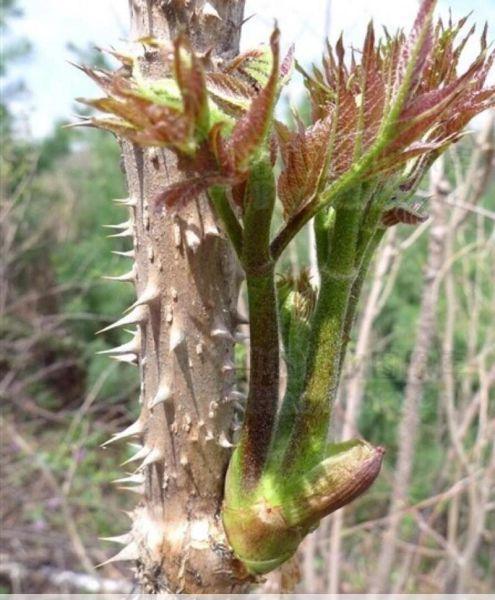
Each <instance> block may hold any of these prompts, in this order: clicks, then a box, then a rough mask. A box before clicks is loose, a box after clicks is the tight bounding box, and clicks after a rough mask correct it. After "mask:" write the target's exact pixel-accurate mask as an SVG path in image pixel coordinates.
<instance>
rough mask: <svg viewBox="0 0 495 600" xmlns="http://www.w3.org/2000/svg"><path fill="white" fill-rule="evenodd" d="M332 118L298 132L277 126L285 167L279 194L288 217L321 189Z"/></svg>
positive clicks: (279, 180)
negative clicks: (320, 184)
mask: <svg viewBox="0 0 495 600" xmlns="http://www.w3.org/2000/svg"><path fill="white" fill-rule="evenodd" d="M331 127H332V121H331V118H329V117H327V119H325V120H323V121H318V122H317V123H315V124H314V125H312V126H311V127H309V128H308V129H301V128H300V130H299V131H297V132H295V133H291V132H288V130H287V129H285V128H283V127H280V126H278V128H277V130H278V134H279V144H280V151H281V154H282V160H283V163H284V168H283V170H282V172H281V174H280V177H279V179H278V194H279V198H280V201H281V202H282V204H283V207H284V212H285V215H286V217H290V216H292V215H294V214H295V213H296V212H298V211H299V210H300V209H301V208H302V207H303V206H304V205H305V204H306V203H307V202H309V201H311V200H312V198H313V197H314V195H315V193H316V192H317V190H318V187H319V183H320V179H321V177H322V174H323V169H324V168H325V166H326V163H327V156H328V145H329V140H330V131H331Z"/></svg>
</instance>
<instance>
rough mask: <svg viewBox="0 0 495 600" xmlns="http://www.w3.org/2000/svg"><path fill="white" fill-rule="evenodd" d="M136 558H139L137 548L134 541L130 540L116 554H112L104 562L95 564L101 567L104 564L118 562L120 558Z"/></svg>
mask: <svg viewBox="0 0 495 600" xmlns="http://www.w3.org/2000/svg"><path fill="white" fill-rule="evenodd" d="M138 558H139V548H138V546H137V544H136V543H135V542H131V543H130V544H128V545H127V546H125V548H122V550H121V551H120V552H119V553H118V554H116V555H115V556H112V558H109V559H108V560H106V561H105V562H102V563H100V564H99V565H97V568H99V567H103V566H104V565H108V564H110V563H113V562H118V561H121V560H137V559H138Z"/></svg>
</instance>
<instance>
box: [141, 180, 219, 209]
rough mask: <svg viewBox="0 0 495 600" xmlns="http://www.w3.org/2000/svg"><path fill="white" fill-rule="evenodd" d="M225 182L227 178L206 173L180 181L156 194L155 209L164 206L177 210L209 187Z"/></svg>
mask: <svg viewBox="0 0 495 600" xmlns="http://www.w3.org/2000/svg"><path fill="white" fill-rule="evenodd" d="M223 183H225V179H224V178H223V177H220V176H219V175H216V174H206V175H202V176H198V177H191V178H189V179H185V180H184V181H179V182H177V183H174V184H172V185H170V186H168V187H167V188H166V189H164V190H163V191H162V192H160V193H159V194H157V195H156V196H155V198H154V199H153V204H154V207H155V210H157V211H161V210H162V209H163V207H166V208H170V209H173V210H174V211H175V212H177V211H178V210H180V209H181V208H182V207H184V206H185V205H186V204H188V203H189V202H191V201H192V200H195V199H196V198H198V196H200V195H201V194H202V193H203V192H206V190H207V189H208V188H209V187H211V186H213V185H220V184H223Z"/></svg>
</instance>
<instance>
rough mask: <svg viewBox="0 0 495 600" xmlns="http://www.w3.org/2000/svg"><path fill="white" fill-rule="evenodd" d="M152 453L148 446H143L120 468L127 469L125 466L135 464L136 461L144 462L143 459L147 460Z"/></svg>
mask: <svg viewBox="0 0 495 600" xmlns="http://www.w3.org/2000/svg"><path fill="white" fill-rule="evenodd" d="M150 452H151V450H150V449H149V448H148V447H147V446H142V447H140V449H139V450H138V451H137V452H136V454H133V455H132V456H131V458H128V459H127V460H126V461H125V462H123V463H122V464H121V465H120V466H121V467H125V465H128V464H129V463H131V462H134V461H135V460H142V459H143V458H146V457H147V456H148V454H149V453H150Z"/></svg>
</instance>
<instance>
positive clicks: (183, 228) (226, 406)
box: [123, 0, 246, 593]
mask: <svg viewBox="0 0 495 600" xmlns="http://www.w3.org/2000/svg"><path fill="white" fill-rule="evenodd" d="M243 5H244V0H210V2H209V3H205V2H204V1H201V0H197V1H196V0H190V1H187V0H170V1H167V2H163V1H158V0H131V1H130V12H131V38H132V39H137V38H141V37H144V36H152V37H155V38H159V39H162V40H163V39H164V40H170V39H172V38H174V37H175V36H176V35H177V34H178V33H179V32H182V31H186V32H187V34H188V35H189V37H190V39H191V41H192V44H193V46H194V48H195V50H196V51H198V52H207V51H209V50H211V51H212V53H211V56H212V59H213V61H216V60H222V59H224V58H226V57H231V56H233V55H235V54H236V53H237V52H238V44H239V36H240V27H241V23H242V16H243ZM141 66H142V69H143V71H144V72H145V73H146V75H147V76H148V77H150V78H157V77H160V76H163V68H162V64H161V61H160V55H159V53H158V52H156V53H155V52H148V53H146V54H145V57H144V58H143V59H142V65H141ZM123 155H124V167H125V172H126V176H127V182H128V189H129V200H130V213H131V215H130V216H131V227H130V230H129V236H130V237H132V238H133V244H134V252H135V269H134V273H135V284H136V291H137V297H138V301H139V299H141V301H142V303H139V304H138V306H137V307H136V308H135V309H133V311H132V312H131V314H132V315H134V316H135V320H136V324H137V341H138V343H139V345H140V348H139V368H140V377H141V398H140V402H141V406H142V410H141V415H140V417H139V421H138V425H137V429H142V444H143V449H142V450H141V451H140V458H141V459H142V460H143V461H144V463H142V464H141V471H140V472H142V473H143V474H144V499H143V501H142V502H141V504H140V505H139V506H138V507H137V508H136V510H135V511H134V513H133V519H134V523H133V528H132V532H131V536H130V540H131V542H130V546H127V547H126V549H125V550H124V551H123V552H124V556H123V558H129V559H130V560H132V559H134V558H136V557H137V565H138V569H137V572H138V578H139V581H140V586H141V591H142V592H146V593H158V592H168V591H171V592H186V593H197V592H203V593H206V592H231V591H234V590H237V591H240V590H242V589H243V587H244V585H245V583H246V574H245V572H244V571H243V569H242V567H241V565H240V563H238V561H236V560H235V559H234V557H233V555H232V553H231V551H230V549H229V546H228V543H227V541H226V539H225V535H224V533H223V529H222V525H221V521H220V518H219V511H220V507H221V502H222V497H223V480H224V474H225V470H226V467H227V463H228V460H229V455H230V443H229V439H230V436H231V435H232V425H233V421H234V398H233V396H232V391H233V379H234V378H233V336H234V332H235V329H236V326H237V324H238V323H237V322H236V318H237V317H236V314H237V313H236V303H237V295H238V270H237V264H236V261H235V259H234V256H233V254H232V251H231V250H230V248H229V246H228V244H227V242H226V241H225V239H224V238H223V236H222V235H221V234H220V232H219V229H218V227H217V224H216V222H215V218H214V216H213V214H212V211H211V209H210V206H209V203H208V201H207V199H206V198H202V199H200V200H199V201H196V202H192V203H190V205H189V206H187V207H186V208H184V209H181V211H180V214H178V215H174V214H172V213H171V212H170V211H161V212H157V210H156V206H155V205H154V198H155V197H156V196H157V194H159V193H160V192H161V191H163V189H164V188H165V187H166V186H167V185H170V184H171V183H173V182H175V181H178V180H180V179H181V178H183V177H185V175H184V174H183V173H181V171H180V169H179V167H178V165H177V162H176V160H175V158H174V156H173V155H172V154H171V153H169V152H166V151H163V150H157V149H142V148H138V147H135V146H132V145H131V144H129V143H123ZM135 311H137V312H135ZM143 465H144V466H143Z"/></svg>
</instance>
